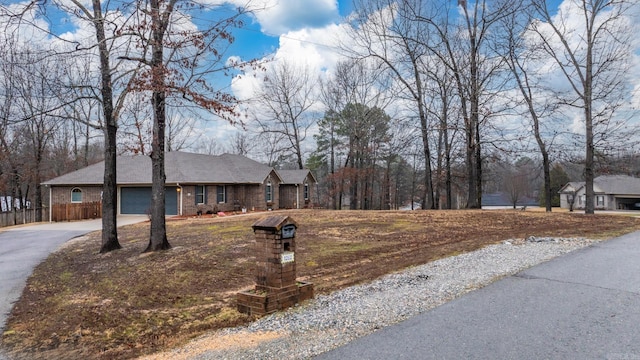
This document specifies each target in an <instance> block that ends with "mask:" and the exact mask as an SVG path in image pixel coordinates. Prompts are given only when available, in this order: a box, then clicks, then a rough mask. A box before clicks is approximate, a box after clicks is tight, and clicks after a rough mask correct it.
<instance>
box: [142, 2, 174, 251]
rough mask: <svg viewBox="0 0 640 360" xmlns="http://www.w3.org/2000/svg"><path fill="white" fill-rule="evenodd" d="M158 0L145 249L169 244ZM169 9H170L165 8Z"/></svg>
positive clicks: (153, 8) (154, 21)
mask: <svg viewBox="0 0 640 360" xmlns="http://www.w3.org/2000/svg"><path fill="white" fill-rule="evenodd" d="M159 2H160V1H159V0H152V1H151V18H152V37H153V39H152V44H151V86H152V89H153V90H152V95H151V106H152V108H153V134H152V139H151V172H152V184H151V228H150V234H149V245H147V248H146V249H145V252H148V251H159V250H167V249H170V248H171V245H170V244H169V241H168V240H167V227H166V219H165V205H166V204H165V198H164V197H165V183H166V175H165V168H164V140H165V127H166V126H165V124H166V104H165V99H166V94H165V91H166V86H165V76H166V75H165V70H164V63H163V61H164V56H163V50H164V42H163V40H164V32H165V30H166V27H167V22H168V16H169V15H168V14H170V12H168V13H167V14H163V15H166V16H167V18H164V16H161V13H160V4H159ZM166 11H169V10H166Z"/></svg>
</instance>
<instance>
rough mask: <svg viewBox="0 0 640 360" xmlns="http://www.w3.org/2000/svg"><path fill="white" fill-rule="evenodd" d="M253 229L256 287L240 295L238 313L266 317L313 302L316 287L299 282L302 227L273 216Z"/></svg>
mask: <svg viewBox="0 0 640 360" xmlns="http://www.w3.org/2000/svg"><path fill="white" fill-rule="evenodd" d="M252 227H253V232H254V234H255V244H254V248H253V251H254V252H255V255H256V268H255V279H256V285H255V288H254V289H253V290H247V291H241V292H239V293H238V295H237V302H238V311H240V312H242V313H246V314H249V315H265V314H269V313H272V312H275V311H278V310H282V309H285V308H288V307H291V306H293V305H295V304H297V303H299V302H302V301H304V300H307V299H311V298H313V284H311V283H308V282H302V281H296V229H297V228H298V224H296V222H295V221H293V219H291V218H290V217H288V216H269V217H266V218H263V219H260V220H258V221H257V222H256V223H254V224H253V226H252Z"/></svg>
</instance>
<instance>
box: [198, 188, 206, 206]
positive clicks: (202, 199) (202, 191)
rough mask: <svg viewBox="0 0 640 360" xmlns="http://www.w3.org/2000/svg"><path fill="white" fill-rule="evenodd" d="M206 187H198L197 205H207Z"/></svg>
mask: <svg viewBox="0 0 640 360" xmlns="http://www.w3.org/2000/svg"><path fill="white" fill-rule="evenodd" d="M206 195H207V194H206V192H205V186H204V185H196V204H205V203H206V202H207V196H206Z"/></svg>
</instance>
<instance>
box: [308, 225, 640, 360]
mask: <svg viewBox="0 0 640 360" xmlns="http://www.w3.org/2000/svg"><path fill="white" fill-rule="evenodd" d="M316 359H318V360H329V359H341V360H342V359H612V360H613V359H616V360H622V359H636V360H640V232H636V233H633V234H629V235H625V236H622V237H620V238H617V239H614V240H611V241H608V242H605V243H601V244H598V245H595V246H592V247H589V248H586V249H583V250H579V251H577V252H573V253H570V254H568V255H566V256H563V257H560V258H556V259H555V260H552V261H550V262H547V263H543V264H541V265H538V266H535V267H533V268H531V269H528V270H526V271H523V272H521V273H519V274H517V275H514V276H511V277H507V278H505V279H502V280H500V281H497V282H495V283H493V284H491V285H489V286H487V287H485V288H482V289H480V290H477V291H474V292H471V293H469V294H467V295H465V296H463V297H461V298H459V299H457V300H454V301H451V302H449V303H447V304H444V305H442V306H440V307H438V308H436V309H433V310H432V311H429V312H427V313H424V314H422V315H419V316H416V317H414V318H411V319H409V320H407V321H404V322H402V323H400V324H397V325H395V326H391V327H387V328H384V329H382V330H380V331H377V332H375V333H373V334H371V335H369V336H366V337H363V338H361V339H358V340H356V341H354V342H352V343H350V344H347V345H345V346H343V347H341V348H338V349H336V350H334V351H331V352H327V353H325V354H322V355H320V356H318V357H317V358H316Z"/></svg>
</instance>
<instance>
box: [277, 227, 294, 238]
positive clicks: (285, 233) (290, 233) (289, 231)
mask: <svg viewBox="0 0 640 360" xmlns="http://www.w3.org/2000/svg"><path fill="white" fill-rule="evenodd" d="M280 231H281V232H282V233H281V234H280V237H281V238H282V239H291V238H293V237H295V236H296V226H295V225H294V224H287V225H285V226H283V227H282V230H280Z"/></svg>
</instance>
